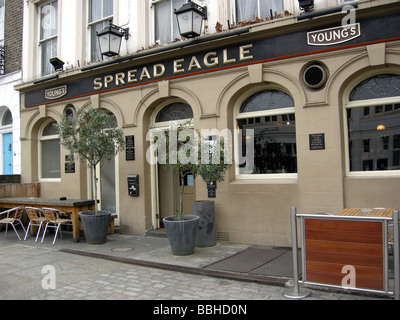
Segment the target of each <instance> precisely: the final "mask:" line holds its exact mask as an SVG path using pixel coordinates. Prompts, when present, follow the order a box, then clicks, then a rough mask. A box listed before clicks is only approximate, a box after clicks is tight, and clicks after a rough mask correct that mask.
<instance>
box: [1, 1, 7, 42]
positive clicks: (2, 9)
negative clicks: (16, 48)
mask: <svg viewBox="0 0 400 320" xmlns="http://www.w3.org/2000/svg"><path fill="white" fill-rule="evenodd" d="M5 11H6V6H5V1H4V0H0V46H4V17H5Z"/></svg>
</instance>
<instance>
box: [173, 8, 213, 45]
mask: <svg viewBox="0 0 400 320" xmlns="http://www.w3.org/2000/svg"><path fill="white" fill-rule="evenodd" d="M174 13H175V14H176V19H177V21H178V27H179V33H180V35H181V36H183V37H185V38H194V37H198V36H200V34H201V28H202V26H203V20H205V19H207V7H201V6H199V5H198V4H196V3H194V2H192V1H191V0H188V2H187V3H185V4H184V5H183V6H182V7H181V8H179V9H178V10H175V12H174Z"/></svg>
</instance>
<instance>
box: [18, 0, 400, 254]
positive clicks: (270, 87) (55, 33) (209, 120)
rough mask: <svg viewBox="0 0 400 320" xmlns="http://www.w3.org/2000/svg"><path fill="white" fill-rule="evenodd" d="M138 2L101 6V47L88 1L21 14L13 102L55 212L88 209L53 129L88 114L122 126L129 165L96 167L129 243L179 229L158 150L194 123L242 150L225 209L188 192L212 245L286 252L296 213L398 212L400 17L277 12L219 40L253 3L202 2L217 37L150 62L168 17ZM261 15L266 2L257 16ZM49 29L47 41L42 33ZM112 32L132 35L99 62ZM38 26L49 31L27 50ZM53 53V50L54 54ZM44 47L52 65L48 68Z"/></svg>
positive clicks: (80, 173) (121, 157)
mask: <svg viewBox="0 0 400 320" xmlns="http://www.w3.org/2000/svg"><path fill="white" fill-rule="evenodd" d="M110 2H111V4H112V5H111V7H110V8H108V10H110V12H109V13H107V14H106V13H104V11H106V9H107V6H106V4H107V3H110ZM138 2H139V1H117V0H114V1H106V0H103V1H102V3H103V6H102V8H101V10H100V9H99V10H100V11H101V12H102V15H101V17H103V18H104V19H103V20H104V21H103V23H102V24H101V27H100V28H97V31H99V35H98V36H96V35H95V33H94V31H92V30H91V29H90V27H92V26H93V25H94V23H93V24H90V23H88V25H86V24H85V23H84V22H82V21H86V20H88V21H89V22H90V21H91V17H92V15H94V13H93V12H94V11H95V9H96V8H94V5H93V6H91V1H82V4H80V3H79V4H78V3H75V2H74V3H70V1H68V2H67V1H65V0H58V1H47V2H40V1H39V2H38V1H26V3H25V8H24V10H25V12H24V19H25V20H24V27H25V29H24V30H25V31H24V32H25V33H24V39H26V40H25V41H24V63H25V65H24V81H23V82H22V83H21V84H19V85H18V86H16V89H17V90H18V91H19V92H20V94H21V146H22V182H23V183H33V182H40V186H41V196H42V197H45V198H59V197H67V198H74V199H88V198H91V197H92V190H91V183H90V179H91V176H90V171H89V170H88V168H87V164H86V163H85V162H82V161H79V160H77V159H75V160H74V162H73V164H71V162H70V159H69V155H68V151H66V150H65V149H64V148H63V147H61V146H60V144H59V137H58V136H57V133H56V132H55V130H54V128H53V124H54V123H55V122H59V121H60V120H61V118H62V115H63V114H64V113H66V112H69V113H71V114H73V113H74V112H75V111H76V110H78V109H80V108H84V107H86V106H88V105H90V104H91V105H93V106H94V107H95V108H102V109H104V110H106V111H107V112H109V113H110V114H112V115H113V119H114V122H113V124H112V125H115V126H117V127H119V128H122V129H123V132H124V135H125V137H126V141H127V146H126V150H125V151H123V152H121V153H119V154H118V155H117V156H116V157H115V159H111V160H109V161H105V162H103V163H102V164H101V166H100V168H99V176H100V178H99V181H98V182H97V183H99V185H100V189H99V190H100V199H101V200H100V205H101V208H102V209H106V210H111V211H113V212H115V213H116V214H117V215H118V218H117V220H116V225H117V226H119V229H120V231H121V232H124V233H129V234H137V235H143V234H145V233H146V231H148V230H156V229H159V228H161V227H162V218H164V217H166V216H170V215H173V214H174V212H175V209H176V207H177V205H178V203H177V202H178V200H177V199H178V197H179V194H178V190H179V182H178V179H177V177H175V176H174V175H172V174H170V172H169V171H168V170H166V169H167V168H166V167H167V166H168V165H167V164H160V163H153V162H151V161H149V159H148V156H149V155H148V150H149V147H150V141H149V139H148V136H147V135H148V132H149V130H150V128H159V129H162V130H168V128H169V126H170V125H171V122H172V123H175V124H179V123H182V122H186V121H187V120H189V119H191V123H192V125H193V127H194V128H195V129H209V130H211V129H216V132H217V133H218V132H222V131H223V130H226V129H228V130H229V131H228V132H230V133H231V135H232V154H233V156H234V158H235V159H236V162H235V163H234V165H233V166H232V167H231V168H230V169H229V171H228V173H227V174H226V177H225V181H224V182H221V183H218V184H217V188H216V193H215V198H211V199H209V193H208V190H207V187H206V184H205V183H204V182H203V180H202V179H201V178H196V179H190V177H189V179H187V181H185V183H186V184H187V186H186V187H185V195H184V197H185V200H184V203H185V208H184V210H185V213H186V214H190V213H191V210H192V209H191V202H192V201H194V200H207V199H209V200H213V201H215V210H216V212H215V219H216V230H217V241H221V242H231V243H243V244H253V245H267V246H290V245H291V235H290V234H291V230H290V219H289V215H290V207H296V208H297V210H298V212H304V213H320V212H326V213H338V212H339V211H341V210H342V209H343V208H346V207H355V208H373V207H387V208H399V207H400V202H399V196H398V190H400V2H399V1H394V0H375V1H355V2H344V1H341V0H338V1H336V0H334V1H315V7H314V8H303V10H300V9H299V7H298V6H299V3H298V1H286V0H285V1H268V2H267V3H269V4H271V3H273V4H275V3H278V4H279V6H278V7H279V8H278V9H276V8H271V10H268V13H271V14H266V15H265V16H264V17H261V18H262V19H259V21H256V22H257V23H249V24H243V25H241V24H240V23H236V24H234V23H233V22H234V21H231V22H230V29H228V28H226V30H225V29H224V30H222V31H221V30H214V29H213V26H215V25H217V22H218V21H222V19H225V18H226V17H230V16H231V13H230V12H233V11H235V16H234V17H235V19H236V20H237V21H240V17H239V11H238V8H239V7H240V5H243V4H242V1H226V0H219V1H214V0H213V1H198V2H199V5H201V6H205V5H207V10H202V7H201V8H200V9H196V10H197V11H199V12H200V13H201V14H203V15H206V18H208V20H207V21H206V23H207V27H208V28H207V31H204V30H203V32H202V34H201V35H195V36H192V35H190V36H189V35H188V36H187V37H189V38H185V39H183V40H180V41H177V42H173V43H169V44H163V41H161V45H160V46H155V47H152V48H148V49H146V50H141V51H137V49H140V48H141V47H142V46H143V43H146V41H147V40H146V41H145V40H144V38H145V37H147V34H148V33H152V32H155V33H157V32H160V30H158V29H157V23H154V21H153V20H154V19H155V18H154V17H156V14H157V12H156V11H157V10H158V9H160V10H161V9H162V7H161V5H165V6H167V7H168V6H170V2H169V1H153V2H154V3H150V1H143V2H142V1H140V3H138ZM175 2H176V1H173V3H174V5H175ZM178 2H179V1H178ZM264 2H265V1H255V3H257V5H258V9H260V11H262V10H261V9H265V8H262V6H263V3H264ZM171 3H172V2H171ZM248 3H250V2H248ZM183 4H184V1H180V3H179V4H177V8H179V7H180V6H182V5H183ZM346 4H350V6H351V7H347V9H345V10H344V11H342V9H343V6H344V5H346ZM265 5H267V4H265ZM67 6H72V7H71V8H69V7H67ZM243 6H244V5H243ZM221 8H225V11H224V12H222V11H223V10H221ZM50 9H51V10H50ZM68 9H70V10H76V12H77V14H71V12H70V11H69V10H68ZM233 9H235V10H233ZM232 10H233V11H232ZM273 10H274V11H276V12H277V13H283V12H285V14H277V13H275V14H274V13H273ZM100 11H99V12H100ZM153 11H154V12H153ZM264 11H265V10H264ZM168 12H169V13H170V15H171V19H175V14H174V13H173V10H169V11H168ZM226 12H228V14H227V13H226ZM153 13H154V16H152V14H153ZM50 14H52V15H53V16H52V20H51V22H50V25H51V24H53V29H51V30H50V31H49V30H48V29H46V28H44V27H43V25H45V23H44V22H45V19H49V17H48V15H50ZM240 14H244V13H242V12H241V13H240ZM108 16H111V17H112V19H113V25H112V26H114V27H112V26H111V25H110V27H108V28H114V29H113V30H117V31H116V32H117V33H120V34H121V35H122V40H121V41H122V44H121V48H120V50H121V52H120V54H119V55H117V56H114V57H112V58H107V57H104V59H99V61H97V60H96V57H95V56H96V54H97V57H98V56H99V54H100V49H101V48H100V47H99V45H97V42H96V41H97V37H101V36H102V34H103V32H102V31H101V30H102V29H103V28H104V27H106V28H105V30H107V26H108V21H107V20H108V18H109V17H108ZM148 16H152V17H153V18H152V19H153V20H152V19H150V21H151V22H149V21H148V18H147V17H148ZM67 17H68V19H67ZM74 17H76V18H74ZM258 17H260V16H258ZM128 18H129V19H128ZM135 19H136V21H135ZM228 19H229V18H228ZM228 19H226V20H228ZM54 20H55V21H54ZM66 20H68V22H67V21H66ZM226 20H225V21H226ZM242 20H244V19H242ZM98 21H100V22H101V19H100V18H99V20H98ZM125 21H130V23H131V25H127V24H125V25H123V24H124V23H125ZM157 21H159V20H156V22H157ZM40 22H42V23H40ZM118 24H120V25H123V26H122V27H117V25H118ZM149 24H151V27H149V28H147V27H146V26H147V25H149ZM30 25H35V26H36V28H35V30H36V29H37V26H39V28H40V29H42V28H43V29H44V30H40V32H35V34H31V33H33V32H34V31H32V30H33V29H34V28H32V30H31V29H30V28H29V26H30ZM154 25H155V26H154ZM171 25H172V23H171ZM222 25H224V24H223V23H222ZM127 26H129V27H130V29H129V30H127V28H126V27H127ZM138 26H140V28H144V31H143V32H140V31H141V29H140V28H139V27H138ZM124 28H125V29H124ZM174 28H176V26H175V24H174ZM88 30H89V31H88ZM149 30H150V31H149ZM157 30H158V31H157ZM42 31H43V34H46V32H47V33H48V34H47V35H43V38H42ZM100 31H101V32H100ZM86 32H87V33H88V34H89V33H91V34H89V35H86ZM71 33H73V37H72V36H71ZM30 35H31V36H32V37H28V36H30ZM90 36H91V37H90ZM35 37H36V38H35ZM38 37H39V38H40V39H38ZM52 37H55V39H56V42H57V43H58V47H57V46H55V47H52V44H51V43H47V42H46V39H50V41H51V39H53V38H52ZM74 37H76V38H74ZM150 38H151V37H150ZM159 38H160V39H161V36H160V37H159ZM88 39H89V40H88ZM146 39H147V38H146ZM154 39H158V38H157V35H156V36H155V38H154ZM141 41H142V42H141ZM100 42H101V41H100ZM37 43H40V44H41V45H40V46H39V47H38V46H37ZM60 44H61V45H60ZM45 46H48V47H49V49H48V50H49V51H46V52H44V51H42V52H40V51H41V50H43V48H44V47H45ZM90 46H92V50H90V49H88V47H90ZM37 48H39V49H37ZM93 48H94V49H93ZM51 50H53V51H52V52H51V53H49V52H50V51H51ZM102 50H103V49H102ZM71 51H73V52H72V53H70V52H71ZM96 51H97V53H96ZM32 52H33V53H32ZM132 52H133V53H132ZM103 53H104V51H103ZM68 54H70V56H72V58H69V59H70V61H69V62H67V61H66V58H65V57H63V55H64V56H67V55H68ZM100 55H101V54H100ZM111 55H112V54H110V56H111ZM54 56H57V57H58V59H53V60H52V62H53V64H52V65H51V64H50V63H49V62H48V61H49V58H53V57H54ZM74 59H75V60H74ZM85 59H86V60H85ZM84 61H90V63H89V62H84ZM57 62H58V63H59V65H58V66H57ZM53 66H55V68H57V71H54V69H53ZM46 68H47V72H46ZM249 129H251V130H249ZM210 132H211V131H210ZM249 133H251V134H249ZM251 148H252V150H253V153H254V156H253V157H251V156H249V154H251V151H250V149H251ZM246 153H247V156H246ZM132 179H133V180H132ZM128 181H130V182H132V181H133V183H135V186H136V187H138V188H137V190H139V191H138V192H131V191H130V189H129V187H128ZM135 190H136V189H135Z"/></svg>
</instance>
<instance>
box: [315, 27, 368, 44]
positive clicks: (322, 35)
mask: <svg viewBox="0 0 400 320" xmlns="http://www.w3.org/2000/svg"><path fill="white" fill-rule="evenodd" d="M359 36H361V29H360V24H359V23H356V24H353V25H348V26H344V27H342V26H341V27H335V28H329V29H324V30H319V31H313V32H308V33H307V38H308V44H309V45H311V46H330V45H334V44H339V43H342V42H347V41H350V40H353V39H355V38H357V37H359Z"/></svg>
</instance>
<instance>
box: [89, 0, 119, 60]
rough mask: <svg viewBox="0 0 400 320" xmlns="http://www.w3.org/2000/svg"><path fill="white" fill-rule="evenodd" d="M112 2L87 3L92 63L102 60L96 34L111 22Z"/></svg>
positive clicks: (105, 0)
mask: <svg viewBox="0 0 400 320" xmlns="http://www.w3.org/2000/svg"><path fill="white" fill-rule="evenodd" d="M113 5H114V3H113V0H90V1H89V30H90V35H89V36H90V59H91V61H92V62H95V61H99V60H102V56H101V53H100V48H99V43H98V39H97V32H100V31H101V30H103V29H104V28H105V27H107V26H108V25H109V21H110V20H113V12H114V9H113Z"/></svg>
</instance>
